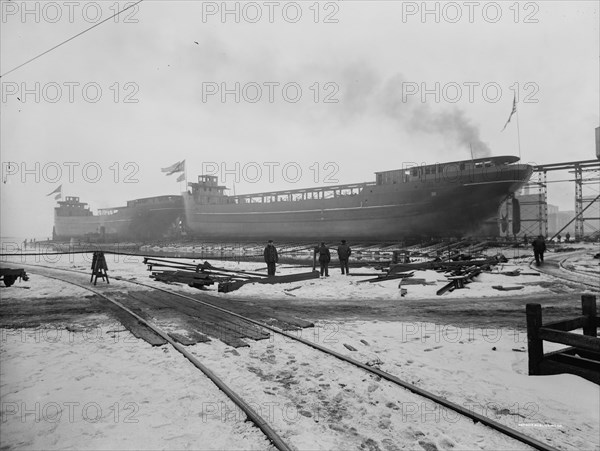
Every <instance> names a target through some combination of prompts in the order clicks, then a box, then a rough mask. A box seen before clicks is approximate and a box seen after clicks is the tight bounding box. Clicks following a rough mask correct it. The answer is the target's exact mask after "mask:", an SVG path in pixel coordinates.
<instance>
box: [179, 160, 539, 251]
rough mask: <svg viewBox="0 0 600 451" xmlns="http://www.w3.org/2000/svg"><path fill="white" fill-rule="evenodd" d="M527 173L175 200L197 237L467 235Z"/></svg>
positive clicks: (517, 169) (522, 169)
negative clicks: (336, 192)
mask: <svg viewBox="0 0 600 451" xmlns="http://www.w3.org/2000/svg"><path fill="white" fill-rule="evenodd" d="M530 175H531V167H530V166H528V165H513V166H511V168H510V171H504V172H498V173H497V174H495V175H494V176H491V177H490V174H489V173H487V174H465V175H460V176H456V177H453V178H452V180H449V178H448V177H440V178H439V179H437V180H435V179H434V180H426V181H423V180H421V181H411V182H407V183H398V184H387V185H371V186H368V187H365V188H364V189H362V191H361V192H360V193H358V194H356V195H353V196H339V197H336V198H332V199H314V200H312V199H311V200H299V201H289V202H286V201H281V202H267V203H250V204H216V205H210V204H198V203H197V202H196V201H195V199H194V197H193V195H191V194H184V196H183V198H184V206H185V212H186V225H187V228H188V230H189V232H190V233H191V234H193V235H195V236H197V237H199V238H202V239H220V238H227V239H240V240H267V239H276V240H299V241H307V240H308V241H315V240H339V239H342V238H344V239H351V240H369V241H381V240H403V239H406V238H410V237H424V236H428V237H434V236H435V237H447V236H462V235H465V234H469V233H472V232H474V231H475V230H476V229H477V228H478V227H479V226H480V225H481V224H482V223H483V221H485V220H486V219H488V218H489V217H491V216H493V215H495V214H496V213H497V209H498V207H499V205H500V204H501V203H502V202H503V201H504V200H505V199H506V197H507V196H508V195H510V194H511V193H513V192H514V191H516V190H517V189H518V188H520V186H522V184H523V183H525V182H526V181H527V180H528V179H529V176H530Z"/></svg>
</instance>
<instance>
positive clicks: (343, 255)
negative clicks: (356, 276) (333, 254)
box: [337, 240, 352, 275]
mask: <svg viewBox="0 0 600 451" xmlns="http://www.w3.org/2000/svg"><path fill="white" fill-rule="evenodd" d="M337 253H338V258H339V259H340V266H341V267H342V274H344V269H345V270H346V275H350V271H349V270H348V259H349V258H350V254H352V249H350V246H348V245H347V244H346V240H342V244H341V245H339V246H338V248H337Z"/></svg>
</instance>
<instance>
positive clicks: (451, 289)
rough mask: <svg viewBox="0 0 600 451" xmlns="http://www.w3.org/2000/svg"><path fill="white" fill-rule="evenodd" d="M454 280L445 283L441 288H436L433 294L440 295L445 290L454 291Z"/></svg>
mask: <svg viewBox="0 0 600 451" xmlns="http://www.w3.org/2000/svg"><path fill="white" fill-rule="evenodd" d="M454 288H455V286H454V281H452V282H450V283H447V284H446V285H444V286H443V287H442V288H440V289H439V290H437V291H436V292H435V294H437V295H438V296H441V295H442V294H444V293H446V292H447V291H454Z"/></svg>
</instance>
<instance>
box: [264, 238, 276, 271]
mask: <svg viewBox="0 0 600 451" xmlns="http://www.w3.org/2000/svg"><path fill="white" fill-rule="evenodd" d="M263 254H264V257H265V263H266V264H267V274H268V275H269V276H274V275H275V263H277V262H278V261H279V257H278V255H277V249H275V246H273V240H269V243H268V244H267V247H265V251H264V253H263Z"/></svg>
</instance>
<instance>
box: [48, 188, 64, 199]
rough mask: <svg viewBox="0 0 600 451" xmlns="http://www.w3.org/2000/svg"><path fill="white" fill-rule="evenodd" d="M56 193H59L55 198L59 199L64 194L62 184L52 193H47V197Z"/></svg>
mask: <svg viewBox="0 0 600 451" xmlns="http://www.w3.org/2000/svg"><path fill="white" fill-rule="evenodd" d="M56 193H58V196H56V197H55V199H59V198H60V197H61V195H62V185H60V186H59V187H58V188H56V189H55V190H54V191H52V192H51V193H48V194H46V197H48V196H52V195H53V194H56Z"/></svg>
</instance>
